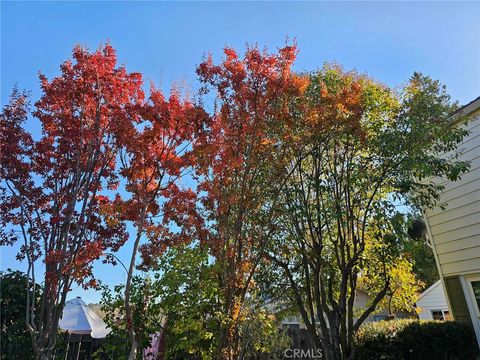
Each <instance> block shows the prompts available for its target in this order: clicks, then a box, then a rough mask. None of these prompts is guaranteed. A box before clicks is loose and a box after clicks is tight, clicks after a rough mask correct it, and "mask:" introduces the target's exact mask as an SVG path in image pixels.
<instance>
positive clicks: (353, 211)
mask: <svg viewBox="0 0 480 360" xmlns="http://www.w3.org/2000/svg"><path fill="white" fill-rule="evenodd" d="M297 105H298V111H297V113H293V115H294V116H295V119H296V121H295V122H294V123H293V125H292V139H294V140H295V141H294V143H293V144H292V147H294V149H295V156H294V157H293V158H292V160H291V163H292V165H291V169H293V173H292V176H291V177H290V178H289V181H288V182H287V186H286V187H285V188H284V189H283V197H282V201H281V202H280V204H281V205H282V207H283V214H282V215H281V216H279V217H278V218H277V232H276V234H275V235H274V236H272V238H271V249H270V251H269V252H268V254H267V257H268V258H269V259H270V261H272V262H274V263H275V264H276V265H277V266H278V267H279V268H280V269H282V270H283V272H284V274H285V277H286V279H287V280H288V282H289V288H290V291H291V293H292V294H293V297H294V300H295V303H296V305H297V308H298V310H299V312H300V314H301V316H302V319H303V321H304V322H305V324H306V326H307V329H308V331H309V332H310V334H311V335H312V336H313V337H314V339H315V340H316V344H317V346H318V347H319V348H322V349H323V354H324V358H325V359H328V360H332V359H333V360H340V359H353V358H354V356H355V351H354V341H353V338H354V334H355V332H356V331H357V330H358V329H359V327H360V326H361V325H362V323H363V322H364V321H365V319H366V318H367V317H368V316H369V315H370V314H372V313H373V312H374V311H375V310H376V308H377V306H378V305H379V304H380V303H381V302H382V300H383V299H384V298H385V297H386V296H387V295H388V294H391V293H392V292H393V291H394V288H395V287H396V284H395V279H394V277H393V276H392V272H391V271H389V268H392V267H393V266H394V264H395V260H396V256H397V255H396V254H398V251H399V249H401V248H402V241H403V240H404V237H405V229H404V228H402V225H403V224H404V220H403V216H402V208H408V207H411V208H413V209H415V208H416V209H418V208H420V207H428V206H433V205H434V204H435V202H436V201H437V200H438V193H439V191H440V190H441V187H439V186H436V185H434V184H432V183H431V182H428V181H426V182H425V181H424V180H425V179H428V178H429V177H434V176H445V177H448V178H449V179H451V180H456V179H457V178H458V176H459V174H461V173H462V172H463V171H465V170H466V169H467V168H468V164H466V163H464V162H461V161H458V159H457V158H456V157H455V151H454V150H455V148H456V145H457V144H458V143H459V142H460V141H461V140H462V139H463V137H464V136H465V131H463V130H461V129H459V128H457V127H455V124H453V123H452V121H451V120H450V118H449V114H450V113H451V112H452V110H453V109H454V107H455V106H454V104H452V103H451V102H450V97H449V96H448V95H447V94H446V91H445V88H444V87H443V86H441V84H440V83H439V82H437V81H433V80H432V79H430V78H428V77H426V76H423V75H421V74H418V73H415V74H414V75H413V76H412V78H411V79H410V81H409V83H408V84H407V86H406V87H405V88H404V89H403V90H402V91H401V92H400V93H396V92H394V91H393V90H391V89H389V88H387V87H386V86H384V85H382V84H379V83H377V82H375V81H373V80H372V79H370V78H368V77H366V76H363V75H359V74H357V73H355V72H345V71H343V70H342V69H341V68H339V67H338V66H329V65H327V66H325V67H324V68H323V69H322V70H320V71H318V72H316V73H313V74H312V75H311V80H310V85H309V89H308V90H307V93H306V96H305V97H304V98H303V99H300V100H299V101H298V104H297ZM299 144H300V145H299ZM449 151H451V152H452V153H453V155H452V156H451V157H449V158H445V157H442V156H441V154H443V153H445V152H449ZM293 164H294V165H293ZM369 242H370V243H371V244H373V245H374V247H375V248H378V254H379V257H376V258H375V261H374V262H372V261H370V263H368V261H369V259H368V256H367V244H368V243H369ZM380 255H381V256H380ZM367 266H374V269H371V270H370V273H371V274H375V276H376V280H375V283H376V286H377V291H375V293H374V294H372V298H371V301H370V303H369V304H368V306H367V307H366V308H365V309H363V311H362V312H361V313H360V314H358V313H356V310H355V308H354V304H355V298H356V294H357V289H359V286H360V280H361V275H362V270H363V269H364V268H365V267H367ZM398 278H399V277H398V276H397V279H398ZM400 278H401V277H400ZM317 322H318V323H319V326H317Z"/></svg>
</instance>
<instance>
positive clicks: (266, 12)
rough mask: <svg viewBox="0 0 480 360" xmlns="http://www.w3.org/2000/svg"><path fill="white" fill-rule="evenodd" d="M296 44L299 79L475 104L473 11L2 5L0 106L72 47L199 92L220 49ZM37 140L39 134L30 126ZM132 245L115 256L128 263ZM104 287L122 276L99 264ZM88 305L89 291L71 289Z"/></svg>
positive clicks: (477, 42) (418, 6)
mask: <svg viewBox="0 0 480 360" xmlns="http://www.w3.org/2000/svg"><path fill="white" fill-rule="evenodd" d="M287 36H288V37H290V38H296V40H297V43H298V45H299V48H300V54H299V57H298V61H297V63H296V69H297V70H299V71H304V70H312V69H315V68H318V67H320V66H321V65H322V63H323V62H325V61H335V62H338V63H340V64H342V65H343V66H344V67H345V68H347V69H351V68H355V69H357V70H358V71H360V72H366V73H368V74H369V75H371V76H373V77H374V78H376V79H378V80H380V81H382V82H384V83H386V84H388V85H392V86H395V85H400V84H402V83H404V82H405V81H407V79H408V77H409V76H410V75H411V74H412V73H413V71H422V72H424V73H426V74H428V75H430V76H432V77H434V78H437V79H440V80H441V81H442V82H443V83H445V84H446V85H447V87H448V89H449V92H450V94H451V95H452V97H453V98H454V99H456V100H459V101H460V102H461V103H466V102H468V101H470V100H472V99H473V98H475V97H477V96H479V95H480V3H479V2H449V3H447V2H436V3H434V2H421V3H420V2H401V3H397V2H321V3H302V2H295V3H287V2H270V3H267V2H249V3H245V2H243V3H239V2H237V3H217V2H206V3H202V2H191V3H190V2H176V3H167V2H162V3H160V2H135V3H134V2H68V3H67V2H3V1H2V3H1V102H2V106H3V104H5V102H6V101H7V100H8V95H9V92H10V91H11V89H12V87H13V86H14V85H15V84H17V85H18V86H19V87H20V88H26V89H28V90H30V91H31V93H32V97H33V99H34V100H35V99H37V98H38V96H39V82H38V76H37V74H38V71H39V70H41V71H42V72H44V73H45V74H46V75H47V76H49V77H52V76H54V75H56V74H58V67H59V64H60V63H61V62H63V61H64V60H65V59H66V58H68V57H69V56H70V53H71V50H72V48H73V46H74V45H75V44H77V43H79V44H83V45H86V46H88V47H89V48H91V49H95V48H97V47H98V45H99V44H100V43H102V42H105V41H106V40H110V41H111V43H112V45H113V46H114V47H115V48H116V49H117V51H118V57H119V60H120V62H121V63H123V64H125V65H126V66H127V68H128V69H129V70H130V71H140V72H142V73H144V75H145V77H146V78H147V80H148V79H149V80H153V81H155V82H157V83H160V84H161V85H162V86H163V87H164V88H168V87H169V85H170V84H171V83H172V82H173V81H185V82H186V83H187V84H189V85H190V86H192V87H193V88H197V87H198V83H197V81H196V76H195V66H196V65H197V64H198V63H199V62H200V61H201V59H202V56H204V55H205V54H206V53H208V52H212V53H213V54H214V55H216V56H220V54H221V49H222V47H224V46H225V45H230V46H233V47H235V48H244V45H245V44H246V43H251V44H253V43H258V44H259V45H260V46H267V47H268V48H270V49H274V48H275V47H278V46H281V45H282V44H284V42H285V38H286V37H287ZM30 126H31V128H32V131H33V132H36V133H37V134H38V127H37V126H35V125H34V124H30ZM129 250H130V246H128V245H127V246H126V247H125V248H124V249H123V250H121V251H120V254H119V255H120V257H121V258H122V259H123V260H124V261H126V260H127V259H128V254H129ZM15 251H16V248H13V249H12V248H2V249H1V262H2V263H1V268H2V269H5V268H7V267H13V268H20V269H24V268H25V266H24V265H22V264H19V263H18V262H16V260H15V256H14V254H15ZM95 272H96V274H97V275H99V277H101V278H102V279H104V280H106V281H107V282H108V283H110V284H118V283H120V282H122V281H123V280H124V278H125V275H124V271H123V270H122V268H121V267H116V268H112V267H111V266H106V265H97V266H96V267H95ZM76 295H81V296H83V298H84V300H85V301H86V302H93V301H97V300H98V299H99V294H96V293H95V292H94V291H88V292H85V291H82V290H81V289H75V290H74V291H73V294H72V296H76Z"/></svg>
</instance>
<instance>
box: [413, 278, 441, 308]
mask: <svg viewBox="0 0 480 360" xmlns="http://www.w3.org/2000/svg"><path fill="white" fill-rule="evenodd" d="M438 285H440V280H437V281H436V282H434V283H433V284H432V285H430V287H429V288H428V289H427V290H425V291H424V292H422V293H421V294H420V295H419V296H418V298H417V301H415V303H417V302H418V301H419V300H421V299H422V298H423V297H424V296H425V295H427V294H428V293H429V292H430V291H432V290H433V289H435V288H436V287H437V286H438Z"/></svg>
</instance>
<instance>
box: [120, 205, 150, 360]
mask: <svg viewBox="0 0 480 360" xmlns="http://www.w3.org/2000/svg"><path fill="white" fill-rule="evenodd" d="M145 212H146V209H145V208H144V209H142V211H141V215H140V220H139V222H138V223H137V236H136V237H135V243H134V244H133V250H132V256H131V258H130V265H129V267H128V273H127V282H126V284H125V320H126V322H127V324H126V325H127V329H128V336H129V338H130V344H131V346H130V354H129V355H128V360H135V358H136V356H137V352H138V341H137V334H136V333H135V329H134V326H133V318H132V308H131V305H130V293H131V290H132V278H133V271H134V270H135V261H136V258H137V251H138V246H139V244H140V239H141V238H142V233H143V225H144V220H145Z"/></svg>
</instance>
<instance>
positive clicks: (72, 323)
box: [59, 297, 111, 339]
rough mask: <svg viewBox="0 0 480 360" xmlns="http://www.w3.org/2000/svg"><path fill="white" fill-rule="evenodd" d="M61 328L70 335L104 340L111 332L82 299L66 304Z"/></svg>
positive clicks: (60, 324) (78, 298)
mask: <svg viewBox="0 0 480 360" xmlns="http://www.w3.org/2000/svg"><path fill="white" fill-rule="evenodd" d="M59 326H60V329H62V330H65V331H68V332H69V333H70V334H90V336H91V337H92V338H95V339H101V338H104V337H106V336H107V335H108V333H109V332H110V331H111V329H110V328H108V327H107V325H106V324H105V322H104V321H103V320H102V319H101V318H100V317H99V316H98V315H97V314H95V312H94V311H93V310H92V309H90V308H89V307H88V306H87V305H86V304H85V302H84V301H83V300H82V299H81V298H80V297H77V298H75V299H72V300H69V301H67V302H66V303H65V307H64V308H63V314H62V318H61V319H60V322H59Z"/></svg>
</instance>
